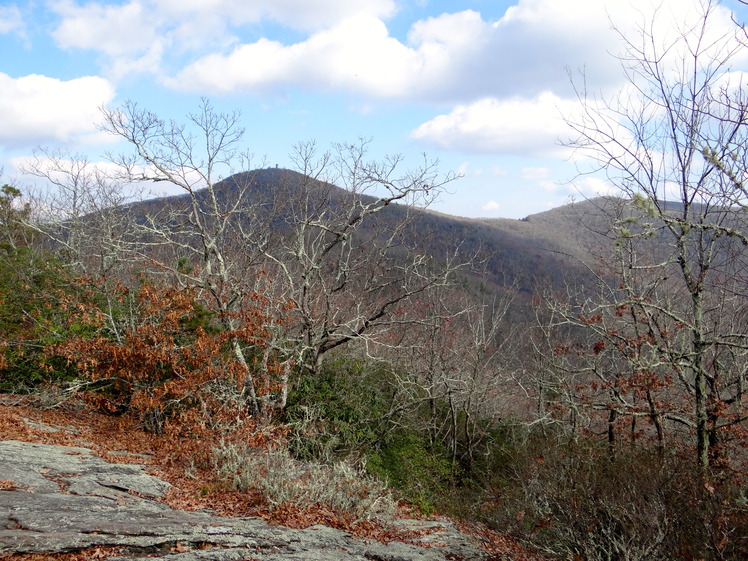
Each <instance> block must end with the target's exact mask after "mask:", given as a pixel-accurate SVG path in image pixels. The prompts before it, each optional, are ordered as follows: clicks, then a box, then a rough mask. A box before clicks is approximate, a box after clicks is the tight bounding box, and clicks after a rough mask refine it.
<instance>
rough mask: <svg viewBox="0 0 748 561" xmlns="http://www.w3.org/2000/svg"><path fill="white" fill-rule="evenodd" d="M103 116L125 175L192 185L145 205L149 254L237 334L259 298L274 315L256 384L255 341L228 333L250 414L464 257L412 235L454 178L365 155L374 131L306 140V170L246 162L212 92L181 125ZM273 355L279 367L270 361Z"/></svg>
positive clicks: (273, 404) (139, 116)
mask: <svg viewBox="0 0 748 561" xmlns="http://www.w3.org/2000/svg"><path fill="white" fill-rule="evenodd" d="M103 114H104V125H103V129H104V130H105V131H108V132H110V133H112V134H114V135H116V136H119V137H120V138H122V139H124V140H125V141H126V142H127V143H128V144H129V145H130V146H131V148H132V152H130V153H127V154H124V155H119V156H115V157H113V160H114V161H115V162H116V163H117V164H118V166H119V169H120V170H121V178H122V180H124V181H128V182H130V181H154V182H168V183H170V184H172V185H173V186H176V187H178V188H179V189H181V190H182V191H183V193H184V195H183V196H181V197H176V198H173V199H171V200H169V201H167V202H168V204H159V205H151V206H150V207H149V205H148V204H146V205H145V206H144V207H143V208H145V209H146V213H145V214H146V215H145V217H144V218H142V219H141V220H140V222H139V226H140V232H141V239H140V243H141V244H145V245H146V246H149V249H148V251H147V252H146V253H144V256H145V255H147V256H148V257H149V258H151V259H156V261H157V263H158V267H159V269H160V270H161V271H162V272H167V273H168V274H170V275H172V276H173V277H174V278H176V279H178V281H179V282H182V283H185V284H189V285H192V286H197V287H199V288H200V289H201V290H203V291H205V293H207V294H208V295H209V297H210V300H211V301H212V307H213V310H214V311H215V313H216V315H217V317H219V318H220V320H221V321H222V322H223V325H224V328H225V329H226V330H228V331H230V332H235V331H237V330H240V329H241V316H242V313H243V310H245V309H246V307H247V306H256V305H258V300H261V301H262V304H261V305H262V306H264V307H265V312H264V313H266V315H267V316H269V317H276V318H278V321H277V322H274V324H273V325H272V326H270V330H269V331H270V333H271V338H272V341H270V342H269V345H268V346H267V347H266V351H265V352H264V354H263V356H261V357H260V359H259V364H260V368H261V370H260V371H261V372H263V373H264V375H266V376H269V375H271V374H273V376H274V377H275V379H274V382H273V384H270V385H269V386H267V387H266V388H265V389H264V390H263V391H262V392H259V393H258V388H259V387H260V384H261V383H264V382H261V381H259V380H256V379H255V374H254V372H255V371H254V370H253V368H254V367H253V365H252V364H250V362H249V360H248V353H250V354H251V353H252V352H253V350H252V349H248V348H246V347H245V346H243V345H242V342H241V341H240V339H239V338H233V339H232V340H231V346H232V352H233V354H234V357H235V358H236V360H237V361H238V362H239V363H240V364H242V365H243V366H244V369H245V371H246V381H245V384H244V387H245V393H246V395H247V400H248V403H249V404H250V406H251V407H252V408H253V410H254V411H256V412H265V413H267V412H268V411H270V410H272V409H274V408H282V407H284V406H285V401H286V395H287V391H288V385H289V375H290V371H291V365H292V364H296V365H298V366H301V367H302V368H304V369H306V370H307V371H310V372H315V371H316V369H317V368H319V366H320V364H321V362H322V359H323V357H324V355H325V354H326V353H328V352H330V351H332V350H333V349H336V348H339V347H341V346H342V345H345V344H346V343H348V342H351V341H354V340H363V339H367V338H371V337H375V336H377V334H379V333H381V332H382V331H383V330H386V329H387V328H388V326H389V325H391V324H392V318H393V316H394V314H395V313H396V311H397V310H398V307H399V306H401V305H403V304H404V303H406V302H407V301H408V300H409V299H410V298H412V297H413V296H414V295H416V294H419V293H421V292H423V291H424V290H426V289H428V288H429V287H431V286H434V285H436V284H439V283H446V282H448V281H449V278H450V274H451V273H452V272H454V271H455V270H456V269H457V268H458V267H459V265H460V264H461V263H462V262H460V264H458V263H455V262H454V261H452V260H451V258H452V257H453V254H452V253H450V254H448V255H447V256H446V258H444V259H440V260H436V259H434V258H432V257H430V256H428V255H424V254H422V253H419V252H418V250H419V244H418V243H417V242H413V234H414V232H413V230H412V225H413V223H414V221H415V220H416V217H417V215H418V212H417V209H418V208H419V207H422V206H425V205H427V204H428V203H429V202H430V200H431V198H432V197H434V196H435V195H436V194H437V193H438V192H439V191H440V190H441V189H442V188H443V186H444V185H445V184H446V183H448V182H449V181H451V180H452V179H453V178H454V176H453V175H447V176H440V175H439V174H438V170H437V164H436V162H430V161H427V160H424V163H423V165H422V166H420V167H418V168H416V169H415V170H403V169H402V165H403V162H402V158H400V157H398V156H395V157H389V158H385V159H384V160H382V161H379V162H377V161H370V160H369V159H368V141H359V142H358V143H356V144H340V145H335V146H334V147H333V149H332V150H331V151H330V152H324V153H320V152H319V151H318V150H317V148H316V146H315V145H314V143H303V144H299V145H298V146H297V147H296V148H295V151H294V153H293V155H292V159H293V161H294V163H295V165H296V167H297V168H298V172H292V171H289V170H279V169H261V170H256V171H254V172H249V171H247V170H249V169H250V158H249V155H248V154H247V153H246V152H244V151H242V146H243V145H242V143H243V141H244V132H245V131H244V129H243V128H241V126H240V115H239V114H238V113H236V112H234V113H220V112H217V111H215V110H214V108H213V107H212V105H211V104H210V103H209V102H208V101H207V100H203V101H202V104H201V105H200V108H199V110H198V111H197V112H196V113H194V114H191V115H189V116H188V118H187V122H186V123H184V124H180V123H174V122H165V121H163V120H161V119H160V118H159V117H158V116H156V115H155V114H153V113H151V112H149V111H146V110H143V109H141V108H140V107H139V106H138V105H137V104H135V103H132V102H128V103H126V104H125V105H124V106H122V107H121V108H120V109H118V110H104V111H103ZM236 171H240V173H234V172H236ZM224 176H226V177H225V179H224ZM149 208H150V209H151V210H148V209H149ZM385 210H387V212H384V211H385ZM258 294H259V295H262V296H263V298H261V299H257V298H255V296H256V295H258ZM271 352H272V353H275V354H276V356H277V357H279V358H280V359H281V361H282V363H283V366H282V368H281V372H280V373H271V372H270V369H269V368H268V367H267V364H268V359H269V356H268V353H271Z"/></svg>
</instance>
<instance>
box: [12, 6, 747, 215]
mask: <svg viewBox="0 0 748 561" xmlns="http://www.w3.org/2000/svg"><path fill="white" fill-rule="evenodd" d="M696 3H697V0H628V1H626V2H622V1H621V0H513V1H505V0H464V1H459V2H457V1H449V0H118V1H96V0H92V1H78V0H29V1H28V2H12V1H8V0H0V52H1V53H2V56H0V166H2V167H3V168H4V175H3V177H2V181H4V182H8V181H12V182H15V183H16V184H18V185H19V186H20V187H21V188H22V187H23V185H24V182H27V181H30V179H29V178H27V177H24V176H23V175H22V174H20V172H19V170H18V168H19V166H21V165H22V164H23V162H24V161H25V160H27V158H29V157H30V155H31V154H32V153H33V151H34V149H35V148H36V147H40V146H41V147H47V148H52V149H54V148H62V149H63V150H67V151H70V152H72V153H80V154H86V155H87V157H88V158H89V160H91V161H93V162H97V161H104V154H105V152H107V151H112V150H116V149H117V148H116V146H113V145H112V139H111V138H108V137H105V136H103V135H102V134H101V133H100V132H99V131H98V129H97V127H96V122H97V120H98V119H99V108H100V107H102V106H105V107H108V108H115V107H116V106H117V105H118V104H119V103H121V102H123V101H124V100H128V99H129V100H133V101H137V102H138V103H139V104H140V105H142V106H144V107H146V108H148V109H151V110H153V111H154V112H156V113H157V114H159V115H161V116H162V117H165V118H173V119H177V120H178V119H180V118H181V117H182V116H184V115H185V114H186V113H188V112H190V111H192V110H194V109H195V108H196V107H197V105H198V103H199V99H200V97H201V96H207V97H208V98H210V100H211V101H212V102H213V104H214V105H215V106H216V107H217V108H218V109H220V110H226V111H230V110H233V109H239V110H240V111H241V112H242V116H243V117H242V119H243V124H244V125H245V127H246V128H247V136H246V145H247V148H248V149H249V150H251V151H252V152H254V153H255V154H256V155H257V161H258V162H259V161H261V160H262V159H263V158H265V159H266V161H267V163H268V164H270V165H275V164H279V165H280V166H289V165H290V162H289V159H288V154H289V152H290V151H291V148H292V146H293V145H294V144H295V143H298V142H302V141H307V140H311V139H314V140H316V141H317V142H318V144H319V145H321V146H327V145H329V143H331V142H348V141H352V140H355V139H357V138H359V137H365V138H371V139H372V145H371V146H372V155H373V156H374V157H382V156H384V155H385V154H391V153H398V154H402V155H403V156H404V157H405V159H406V162H407V161H411V162H413V165H417V163H418V161H419V157H420V154H422V153H426V154H427V155H428V156H430V157H432V158H438V159H439V161H440V167H441V169H442V170H443V171H449V170H452V171H456V172H460V173H461V174H462V175H463V177H462V178H461V179H459V180H458V181H456V182H454V183H452V184H451V186H450V191H451V193H450V194H445V195H444V196H443V197H442V198H441V200H440V201H439V202H437V203H436V204H435V206H434V207H433V208H435V209H436V210H439V211H441V212H447V213H450V214H455V215H460V216H471V217H480V216H486V217H497V216H503V217H510V218H521V217H524V216H527V215H528V214H532V213H535V212H541V211H543V210H546V209H548V208H551V207H554V206H558V205H561V204H564V203H566V202H568V201H569V198H570V197H571V196H574V197H576V198H579V197H583V196H593V195H595V194H596V193H604V192H606V191H607V190H608V189H609V187H608V186H607V185H605V184H604V182H602V181H601V180H599V179H595V178H593V177H584V178H575V166H574V165H573V164H572V163H571V162H570V161H569V160H568V156H569V154H568V153H567V152H566V151H565V150H563V149H562V148H561V147H560V145H559V144H558V139H559V138H564V137H565V136H566V135H567V134H568V132H567V130H566V128H565V125H564V123H563V121H562V119H560V113H561V112H562V111H563V112H566V113H573V111H574V109H575V103H576V102H575V100H574V95H573V90H572V88H571V85H570V83H569V79H568V75H567V69H572V70H577V69H581V68H584V70H585V75H586V77H587V83H588V86H590V87H592V88H593V89H595V90H599V91H602V92H604V93H610V94H612V93H614V92H616V91H618V90H619V89H620V88H622V87H623V86H624V84H625V82H624V80H623V76H622V74H621V71H620V68H619V66H618V63H617V62H616V60H615V59H614V58H613V57H612V55H611V53H616V52H620V43H619V39H618V37H617V35H616V34H615V33H613V32H612V30H611V29H610V24H609V22H610V21H612V22H614V23H615V24H616V26H618V27H619V28H620V29H621V30H622V31H624V32H627V33H631V29H633V26H635V25H636V23H637V22H639V21H641V19H642V17H644V18H646V17H648V14H650V13H651V12H652V7H653V6H654V5H661V7H660V11H661V13H664V14H666V15H668V14H670V15H672V14H676V15H677V17H679V18H688V16H689V13H690V12H691V11H692V10H693V6H694V5H695V4H696ZM731 9H734V10H736V17H737V18H738V19H739V20H741V21H742V20H745V19H746V18H745V17H744V14H745V11H746V8H744V7H740V4H738V3H737V2H736V1H734V0H732V1H725V2H724V3H723V5H722V6H721V8H720V11H721V14H720V17H719V18H715V20H714V25H715V26H716V27H718V28H719V27H724V28H725V29H728V28H730V27H731V26H733V25H734V24H733V23H732V21H731V16H732V12H731V11H730V10H731ZM662 20H663V21H669V19H668V18H662ZM747 50H748V48H747ZM746 66H748V65H746ZM741 70H745V69H744V68H743V69H741Z"/></svg>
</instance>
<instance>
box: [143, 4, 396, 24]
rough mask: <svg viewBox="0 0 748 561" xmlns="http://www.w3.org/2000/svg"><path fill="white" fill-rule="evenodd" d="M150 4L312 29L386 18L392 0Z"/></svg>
mask: <svg viewBox="0 0 748 561" xmlns="http://www.w3.org/2000/svg"><path fill="white" fill-rule="evenodd" d="M149 4H151V5H152V7H153V8H155V9H158V10H160V11H162V12H163V13H166V14H169V15H170V16H171V17H176V18H195V17H196V16H197V17H199V18H204V17H205V16H208V15H209V16H211V17H220V18H223V19H225V20H226V21H227V23H229V24H230V25H237V24H239V25H242V24H247V23H256V22H260V21H263V20H273V21H276V22H278V23H280V24H282V25H285V26H288V27H290V28H293V29H299V30H307V31H314V30H319V29H323V28H327V27H329V26H331V25H335V24H337V23H338V22H340V21H342V20H345V19H347V18H349V17H351V16H354V15H357V14H369V15H371V16H374V17H378V18H387V17H390V16H392V15H393V14H394V13H395V9H396V5H395V2H394V0H356V1H354V2H352V1H351V0H314V1H312V0H253V1H248V0H160V1H158V2H156V1H155V0H151V2H149Z"/></svg>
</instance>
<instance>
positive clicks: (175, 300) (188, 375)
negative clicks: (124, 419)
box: [48, 283, 280, 432]
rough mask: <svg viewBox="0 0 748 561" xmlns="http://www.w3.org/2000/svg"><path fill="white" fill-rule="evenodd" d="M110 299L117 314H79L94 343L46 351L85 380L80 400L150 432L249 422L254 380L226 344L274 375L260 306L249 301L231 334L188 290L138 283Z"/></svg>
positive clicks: (72, 342)
mask: <svg viewBox="0 0 748 561" xmlns="http://www.w3.org/2000/svg"><path fill="white" fill-rule="evenodd" d="M114 300H115V302H116V304H117V306H118V307H119V309H120V311H119V312H118V315H116V314H114V313H111V312H110V313H109V314H108V315H107V314H104V313H103V312H101V311H100V310H98V309H94V310H92V309H91V306H90V305H89V306H83V305H81V306H78V307H77V313H78V314H79V316H78V318H77V320H78V321H81V322H86V323H87V324H89V325H92V324H93V325H95V326H96V327H97V328H98V331H97V333H98V334H97V335H96V336H93V337H92V336H81V337H76V338H72V339H69V340H67V341H65V342H63V343H61V344H58V345H55V346H53V347H51V348H50V349H49V350H48V352H49V353H50V354H55V355H57V356H62V357H64V358H66V359H67V360H68V361H69V362H71V363H73V364H75V365H76V367H77V368H78V369H79V370H80V371H81V372H82V373H84V374H85V375H86V376H87V377H88V379H89V380H90V382H91V384H90V386H89V391H88V392H86V394H85V395H86V398H87V399H88V401H89V402H90V403H92V404H94V405H95V406H97V407H98V408H100V409H101V410H103V411H106V412H108V413H115V414H118V413H123V412H125V411H131V412H135V413H137V414H138V415H139V416H140V418H141V420H142V421H143V423H144V425H145V426H146V428H148V429H149V430H151V431H152V432H161V431H163V430H165V429H166V428H167V425H169V424H170V423H171V424H173V425H174V426H176V427H179V428H180V430H187V431H192V432H195V431H205V430H216V429H220V430H224V429H229V428H230V429H236V428H238V427H240V426H241V425H242V424H243V423H245V422H246V421H247V420H248V418H249V411H250V409H251V408H250V407H249V405H250V404H249V403H248V402H247V395H248V392H247V387H246V384H247V383H248V380H250V379H252V378H256V376H254V374H256V373H255V372H252V373H251V374H252V376H249V374H250V372H249V371H248V368H247V366H245V365H244V364H242V363H241V361H239V360H237V358H236V356H235V355H234V354H233V353H232V350H231V346H232V344H233V343H235V342H238V343H239V344H240V345H241V347H242V348H243V349H245V352H246V353H249V355H250V356H253V357H254V358H255V362H254V366H256V367H257V369H258V370H259V371H260V372H259V374H263V375H264V376H265V378H267V377H268V376H270V375H273V374H275V373H278V372H280V366H279V365H278V364H276V361H275V360H274V357H273V354H272V353H271V352H270V351H269V349H268V348H267V340H268V338H269V333H268V330H267V328H266V326H267V325H268V324H269V321H268V318H267V316H266V315H265V313H263V312H262V309H263V307H262V305H263V304H265V302H259V297H258V296H256V295H253V294H250V295H248V296H247V297H246V298H245V302H243V303H242V304H243V305H242V306H241V307H240V308H239V310H238V311H237V312H236V314H235V316H234V319H235V320H236V321H234V324H235V325H237V326H238V327H237V328H235V329H226V328H225V327H224V326H225V325H226V322H221V320H222V319H225V318H221V317H216V315H215V314H214V315H211V314H209V313H207V312H206V309H205V307H204V306H202V303H201V301H200V298H199V296H198V292H197V291H196V290H195V289H191V288H184V289H180V288H175V287H169V286H159V285H155V284H154V283H144V284H143V285H142V286H141V288H140V290H138V292H137V293H136V294H135V295H131V294H130V293H129V291H128V290H127V289H125V288H123V287H117V289H116V290H115V292H114ZM92 318H95V319H92ZM252 366H253V365H252V364H250V365H249V367H252ZM260 366H262V368H260ZM257 385H258V386H260V388H255V390H259V389H263V390H264V391H265V392H270V391H273V389H274V386H273V383H272V380H269V379H262V380H258V381H257ZM258 393H259V392H258Z"/></svg>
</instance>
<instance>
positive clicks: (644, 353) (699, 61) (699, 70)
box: [559, 0, 748, 471]
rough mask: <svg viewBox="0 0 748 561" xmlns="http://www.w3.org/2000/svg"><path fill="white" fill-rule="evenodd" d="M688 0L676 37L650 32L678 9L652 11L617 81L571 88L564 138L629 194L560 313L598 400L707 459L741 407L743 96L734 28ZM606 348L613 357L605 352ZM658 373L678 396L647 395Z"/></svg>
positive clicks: (630, 41) (738, 418) (623, 58)
mask: <svg viewBox="0 0 748 561" xmlns="http://www.w3.org/2000/svg"><path fill="white" fill-rule="evenodd" d="M699 5H700V7H701V10H702V11H701V13H700V16H699V17H698V18H697V19H696V20H689V21H686V20H685V19H684V20H678V21H675V22H674V23H675V24H676V26H675V28H676V29H678V33H677V34H676V35H674V36H667V35H663V36H660V35H658V29H661V28H660V27H659V23H660V21H661V20H662V19H663V18H666V17H675V18H676V19H677V18H678V17H679V16H678V15H673V14H668V13H664V12H656V13H655V14H654V17H652V18H642V20H641V21H640V25H639V29H638V33H637V34H635V35H634V36H627V35H624V34H621V39H622V41H623V44H624V47H625V50H624V52H623V53H622V54H621V55H620V56H619V60H620V62H621V66H622V69H623V71H624V72H625V73H626V77H627V78H628V88H627V89H626V91H625V92H624V93H622V94H620V95H618V96H616V97H614V98H612V99H610V98H609V99H604V98H601V97H599V96H593V95H592V94H591V93H590V92H588V91H586V90H585V89H584V88H580V89H579V90H578V94H579V100H580V102H581V104H582V106H583V113H582V114H581V115H579V116H577V117H570V118H569V119H568V123H569V124H570V125H571V126H572V128H573V129H574V131H575V133H576V136H575V138H573V139H572V141H571V142H570V144H571V146H573V147H575V148H577V149H578V151H579V153H580V154H581V155H584V156H585V157H587V158H589V159H590V160H591V161H593V162H596V163H597V164H598V165H597V167H596V168H595V169H594V170H593V171H595V172H602V173H604V174H605V175H606V177H607V179H608V181H609V182H610V183H612V184H613V185H615V186H616V187H617V188H618V189H619V190H620V192H621V193H622V194H623V195H624V196H625V197H626V198H628V199H629V201H630V202H628V203H626V204H627V209H625V210H624V211H622V212H619V213H618V214H617V215H614V216H612V217H611V218H612V220H611V228H610V230H609V236H610V239H611V241H612V247H613V250H612V252H611V254H610V259H609V260H608V265H609V268H608V269H607V270H606V271H604V273H603V274H602V276H600V278H599V280H600V283H599V286H600V288H601V291H600V293H599V294H598V295H602V296H603V298H598V299H590V298H589V293H587V294H586V295H584V297H583V298H582V299H577V300H576V301H570V302H569V303H570V305H569V306H568V307H567V308H566V313H563V314H561V315H560V316H559V317H561V318H562V322H566V323H567V324H570V325H573V326H574V327H575V328H580V329H586V330H588V331H589V330H592V332H594V333H595V338H594V340H591V342H592V344H593V345H597V348H596V349H597V351H598V352H594V349H593V352H592V353H590V354H591V356H592V357H594V358H595V361H593V362H595V363H596V366H591V365H590V363H589V362H587V363H586V364H587V366H586V367H587V368H590V369H591V370H590V372H589V376H590V377H592V378H594V377H600V376H602V379H601V380H600V382H604V383H605V384H606V385H605V387H606V388H607V389H606V391H607V392H608V393H607V400H608V404H607V405H606V406H607V407H609V408H610V410H611V411H620V412H623V411H626V412H627V413H628V414H634V413H636V412H639V413H640V414H643V415H646V416H649V417H650V418H651V419H652V420H653V422H655V423H658V422H661V421H662V419H668V420H669V421H671V422H672V423H676V424H680V425H682V426H685V427H686V428H688V429H689V430H690V431H693V434H694V435H695V440H696V449H697V461H698V465H699V466H700V467H701V469H702V470H703V471H706V470H707V468H709V467H710V465H713V464H714V463H715V462H716V461H718V460H721V459H722V458H721V452H722V450H721V443H722V441H723V440H724V439H725V438H727V436H728V434H729V433H730V431H731V430H734V429H735V428H736V427H738V426H739V425H740V424H741V423H743V422H744V421H745V419H746V411H745V403H744V398H745V386H746V372H747V370H746V369H747V368H748V362H747V360H746V359H747V353H746V351H748V335H746V333H748V331H747V330H746V326H745V323H744V319H745V313H746V311H747V310H748V292H747V291H746V288H745V287H746V284H745V279H746V273H748V254H747V253H746V250H745V245H746V242H748V227H747V226H748V225H747V224H746V214H745V204H746V196H745V195H746V192H745V189H744V186H743V181H744V177H745V176H746V173H747V172H748V100H746V97H745V91H746V90H745V84H744V83H742V81H741V77H740V76H739V75H737V74H733V73H731V72H730V70H731V64H732V62H733V60H734V59H735V56H736V55H737V54H738V53H739V52H740V50H741V49H743V47H742V46H741V45H740V43H739V41H738V40H739V32H740V30H739V29H737V28H736V29H734V30H732V31H729V32H727V33H726V34H715V29H718V26H716V25H712V24H713V23H714V22H715V21H716V19H717V18H719V17H720V12H719V10H720V8H719V6H718V3H717V2H713V1H711V0H706V1H704V2H703V3H701V4H699ZM666 28H672V26H669V25H668V26H666ZM722 29H724V28H722ZM611 350H614V351H615V352H616V354H617V356H616V357H615V361H614V362H612V363H608V364H603V362H604V360H603V358H604V357H609V358H610V357H611V355H610V354H609V353H610V351H611ZM617 376H626V378H627V379H628V380H638V383H639V388H640V389H641V390H642V392H643V393H640V397H642V398H643V399H644V403H643V404H637V405H634V404H632V403H631V402H630V401H627V400H628V399H629V398H632V394H631V395H629V396H628V398H627V397H625V396H624V395H622V393H621V392H619V391H618V390H616V388H617V387H620V386H621V382H620V381H617V380H616V377H617ZM670 379H672V380H673V383H674V384H677V385H678V387H679V391H678V394H677V395H678V397H675V396H673V395H669V396H663V400H662V402H660V403H657V400H656V399H655V396H654V394H653V392H654V390H655V389H656V388H658V387H661V386H662V385H664V384H668V385H669V380H670ZM649 390H652V391H649ZM658 391H660V390H658ZM664 397H667V400H666V399H664ZM676 399H683V400H685V401H686V402H687V404H688V409H686V408H685V407H683V408H681V407H680V406H679V405H678V404H677V403H676V402H675V401H674V400H676ZM648 400H649V401H650V402H649V403H647V401H648ZM668 400H669V401H668Z"/></svg>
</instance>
